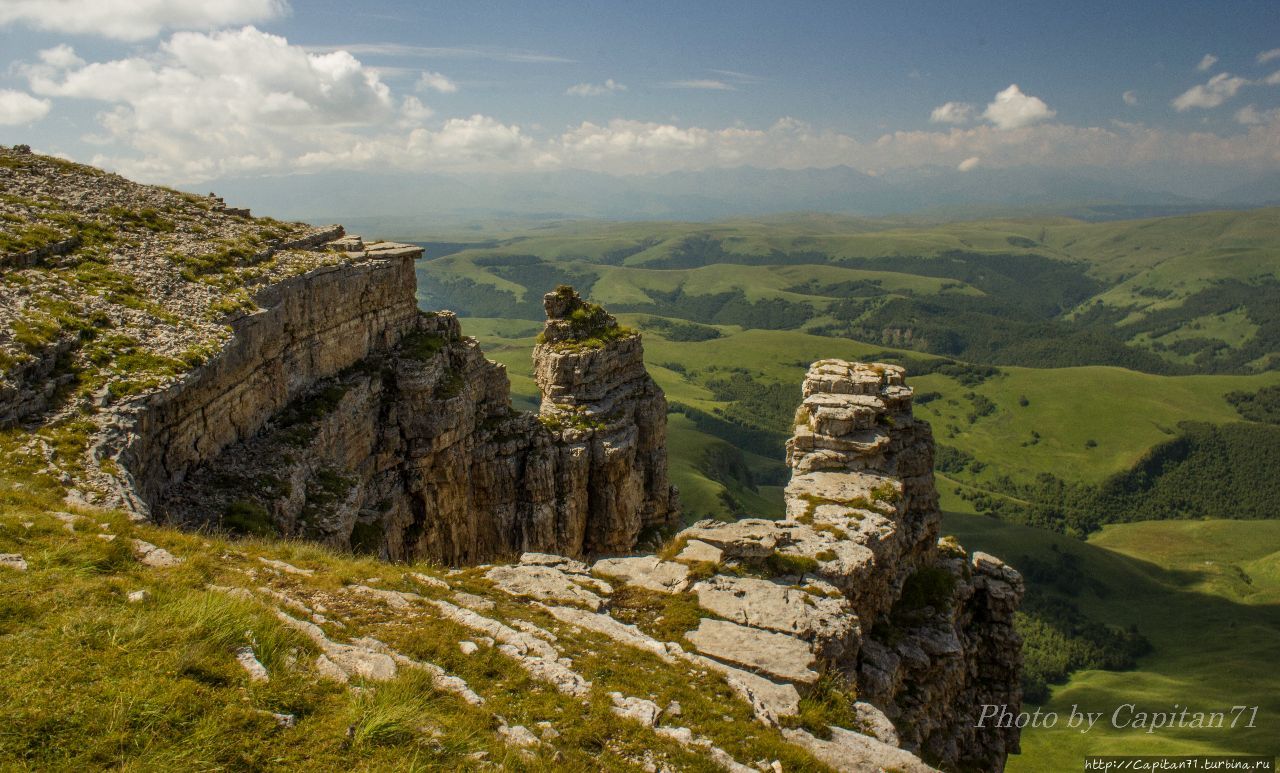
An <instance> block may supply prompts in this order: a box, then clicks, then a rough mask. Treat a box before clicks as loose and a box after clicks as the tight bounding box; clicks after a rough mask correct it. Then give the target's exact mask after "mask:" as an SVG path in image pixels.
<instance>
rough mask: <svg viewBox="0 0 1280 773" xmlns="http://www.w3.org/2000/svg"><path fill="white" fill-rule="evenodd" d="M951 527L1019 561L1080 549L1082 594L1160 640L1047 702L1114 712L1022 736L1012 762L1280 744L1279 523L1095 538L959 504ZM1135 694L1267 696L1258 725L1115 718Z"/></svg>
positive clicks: (1052, 762) (1051, 767) (1261, 699)
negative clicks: (1078, 726) (1150, 724)
mask: <svg viewBox="0 0 1280 773" xmlns="http://www.w3.org/2000/svg"><path fill="white" fill-rule="evenodd" d="M944 531H945V532H948V533H953V534H955V535H957V536H958V537H959V538H960V540H961V542H962V543H963V544H964V545H965V546H966V547H968V548H969V549H971V550H972V549H977V550H984V551H987V552H990V553H994V554H996V555H1000V556H1003V557H1004V558H1006V559H1007V560H1008V561H1009V562H1010V563H1012V564H1013V565H1014V566H1017V565H1018V564H1019V563H1020V562H1023V561H1025V560H1026V558H1027V557H1033V558H1040V559H1044V558H1045V557H1047V556H1050V555H1053V553H1054V551H1060V552H1065V553H1069V554H1071V555H1074V556H1077V557H1078V558H1079V561H1080V566H1081V568H1082V570H1083V572H1084V574H1085V576H1086V577H1088V578H1089V581H1090V584H1091V586H1092V587H1091V588H1090V589H1087V590H1084V591H1082V592H1081V593H1080V594H1079V595H1078V596H1077V597H1076V598H1075V599H1074V601H1075V603H1076V604H1078V605H1079V607H1080V608H1081V610H1082V611H1084V612H1085V613H1086V614H1088V615H1089V616H1090V617H1093V618H1095V619H1098V620H1100V621H1104V622H1107V623H1110V624H1113V625H1117V626H1128V625H1130V624H1136V625H1137V627H1138V629H1139V631H1140V632H1141V633H1142V634H1143V635H1145V636H1146V637H1147V638H1148V639H1149V640H1150V642H1151V644H1152V647H1153V650H1152V652H1151V653H1150V654H1148V655H1146V656H1143V657H1142V658H1140V659H1139V662H1138V667H1137V668H1136V669H1135V670H1133V671H1125V672H1110V671H1082V672H1078V673H1076V674H1075V675H1073V676H1072V677H1071V679H1070V681H1069V682H1068V683H1067V684H1065V685H1062V686H1060V687H1056V688H1054V690H1053V696H1052V698H1051V699H1050V701H1049V702H1048V703H1047V704H1046V705H1045V707H1044V710H1045V711H1056V712H1058V713H1060V714H1062V713H1067V712H1070V710H1071V707H1072V706H1073V705H1075V706H1078V707H1079V708H1080V710H1082V711H1090V712H1099V711H1101V712H1104V719H1103V720H1102V721H1100V722H1099V724H1098V725H1097V726H1096V727H1095V728H1094V730H1092V731H1091V732H1089V733H1087V734H1080V733H1079V732H1077V731H1073V730H1069V729H1066V728H1064V727H1061V726H1059V727H1057V728H1052V729H1033V730H1028V731H1026V732H1024V734H1023V753H1022V754H1021V755H1020V756H1018V757H1014V758H1011V759H1010V764H1009V770H1011V771H1059V770H1073V769H1079V766H1080V764H1081V760H1082V758H1083V756H1084V755H1086V754H1183V753H1187V754H1190V753H1207V754H1232V753H1234V754H1246V753H1248V754H1270V755H1276V754H1280V740H1278V739H1280V733H1277V732H1276V724H1275V717H1276V715H1277V713H1278V712H1280V676H1278V675H1277V674H1276V671H1275V668H1274V664H1275V663H1276V662H1277V660H1278V659H1280V572H1278V571H1277V567H1280V522H1274V521H1266V522H1257V521H1217V520H1214V521H1159V522H1146V523H1133V524H1118V525H1113V526H1107V527H1105V528H1104V529H1103V530H1102V532H1101V533H1099V534H1096V535H1094V536H1093V537H1092V538H1091V539H1090V540H1088V541H1087V542H1081V541H1079V540H1073V539H1069V538H1065V537H1061V536H1058V535H1053V534H1049V533H1047V532H1045V531H1043V530H1040V529H1034V528H1029V527H1023V526H1016V525H1011V524H1005V523H1001V522H1000V521H997V520H995V519H992V518H986V517H982V516H973V515H964V514H948V515H947V516H946V518H945V520H944ZM1125 703H1134V704H1137V706H1138V709H1139V710H1145V711H1169V710H1171V709H1172V707H1173V705H1174V704H1177V705H1179V706H1186V707H1189V708H1190V709H1191V710H1193V711H1199V710H1203V711H1209V710H1215V711H1221V710H1224V709H1229V708H1230V707H1231V706H1233V705H1239V704H1246V705H1249V706H1253V705H1257V706H1258V707H1259V709H1258V722H1257V725H1258V726H1257V727H1255V728H1247V727H1243V726H1239V727H1237V728H1235V729H1186V728H1183V729H1179V728H1167V729H1161V730H1158V731H1157V732H1155V733H1152V734H1147V733H1145V732H1143V731H1141V730H1137V731H1135V730H1133V729H1128V728H1119V729H1117V728H1113V727H1109V726H1107V725H1108V724H1109V717H1110V716H1111V714H1112V712H1114V711H1115V710H1116V709H1117V708H1118V707H1120V706H1121V705H1123V704H1125Z"/></svg>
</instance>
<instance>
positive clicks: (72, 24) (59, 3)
mask: <svg viewBox="0 0 1280 773" xmlns="http://www.w3.org/2000/svg"><path fill="white" fill-rule="evenodd" d="M288 10H289V6H288V4H287V3H286V2H285V0H217V2H208V0H4V2H0V26H3V25H7V24H13V23H21V24H25V25H27V26H30V27H34V28H36V29H39V30H46V31H49V32H64V33H71V34H76V35H100V36H103V37H108V38H114V39H117V40H143V39H145V38H151V37H155V36H156V35H159V34H160V33H161V32H162V31H164V30H166V29H170V30H182V29H200V30H206V29H215V28H217V27H225V26H228V25H233V24H245V23H249V22H258V21H265V20H267V19H274V18H277V17H279V16H283V15H284V14H285V13H287V12H288Z"/></svg>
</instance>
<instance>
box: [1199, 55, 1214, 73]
mask: <svg viewBox="0 0 1280 773" xmlns="http://www.w3.org/2000/svg"><path fill="white" fill-rule="evenodd" d="M1217 63H1218V57H1216V56H1214V55H1213V54H1205V55H1204V56H1203V57H1202V58H1201V59H1200V64H1197V65H1196V69H1197V70H1199V71H1200V72H1208V70H1209V68H1210V67H1212V66H1214V65H1215V64H1217Z"/></svg>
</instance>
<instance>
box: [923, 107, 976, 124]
mask: <svg viewBox="0 0 1280 773" xmlns="http://www.w3.org/2000/svg"><path fill="white" fill-rule="evenodd" d="M975 110H976V108H974V106H973V105H971V104H969V103H968V102H948V103H946V104H945V105H938V106H937V107H935V108H934V109H933V112H932V113H930V114H929V120H930V121H931V122H932V123H953V124H964V123H969V122H970V121H972V120H973V113H974V111H975Z"/></svg>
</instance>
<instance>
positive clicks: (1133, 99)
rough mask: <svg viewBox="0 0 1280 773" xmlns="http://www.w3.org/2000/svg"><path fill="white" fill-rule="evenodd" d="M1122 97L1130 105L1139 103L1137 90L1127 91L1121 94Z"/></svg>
mask: <svg viewBox="0 0 1280 773" xmlns="http://www.w3.org/2000/svg"><path fill="white" fill-rule="evenodd" d="M1120 98H1121V99H1123V100H1124V103H1125V104H1126V105H1128V106H1130V107H1133V106H1134V105H1136V104H1138V92H1136V91H1126V92H1125V93H1123V94H1121V95H1120Z"/></svg>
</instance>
